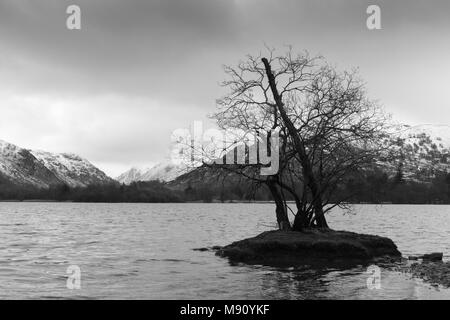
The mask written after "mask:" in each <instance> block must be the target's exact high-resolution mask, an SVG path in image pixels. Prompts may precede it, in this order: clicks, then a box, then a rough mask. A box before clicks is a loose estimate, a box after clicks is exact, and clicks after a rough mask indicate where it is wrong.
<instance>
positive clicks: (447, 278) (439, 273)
mask: <svg viewBox="0 0 450 320" xmlns="http://www.w3.org/2000/svg"><path fill="white" fill-rule="evenodd" d="M410 271H411V273H412V274H413V275H414V276H415V277H418V278H421V279H423V280H425V281H427V282H430V283H432V284H434V285H441V286H444V287H446V288H448V287H450V262H446V263H445V262H442V261H440V262H432V261H428V262H426V263H414V264H412V265H411V267H410Z"/></svg>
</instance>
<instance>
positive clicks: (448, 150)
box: [384, 125, 450, 181]
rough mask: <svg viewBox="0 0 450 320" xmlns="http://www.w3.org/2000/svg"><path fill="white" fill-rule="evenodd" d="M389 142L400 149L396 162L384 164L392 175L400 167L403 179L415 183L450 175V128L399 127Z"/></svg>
mask: <svg viewBox="0 0 450 320" xmlns="http://www.w3.org/2000/svg"><path fill="white" fill-rule="evenodd" d="M390 142H391V143H394V145H395V146H396V148H397V158H396V159H395V161H386V162H385V163H384V164H385V166H387V167H389V166H390V167H391V169H392V172H394V171H396V170H398V166H399V165H400V166H401V170H402V171H403V174H404V177H405V178H406V179H410V180H416V181H427V180H429V179H430V178H433V177H434V176H435V174H436V173H437V172H450V125H448V126H447V125H417V126H409V125H399V126H396V127H395V128H394V130H393V132H392V135H391V137H390Z"/></svg>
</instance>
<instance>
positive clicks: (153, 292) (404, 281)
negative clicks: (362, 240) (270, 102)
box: [0, 202, 450, 299]
mask: <svg viewBox="0 0 450 320" xmlns="http://www.w3.org/2000/svg"><path fill="white" fill-rule="evenodd" d="M354 209H355V212H356V214H355V215H343V214H342V212H340V211H339V210H335V211H334V212H333V213H331V214H330V215H329V217H328V219H329V224H330V226H331V227H332V228H333V229H338V230H343V229H345V230H350V231H356V232H364V233H371V234H378V235H382V236H388V237H390V238H392V239H393V240H394V241H395V242H396V244H397V245H398V247H399V249H400V251H401V252H402V253H403V255H404V256H408V255H414V254H423V253H429V252H434V251H440V252H444V253H445V254H446V256H445V258H446V259H449V258H450V257H449V256H448V254H449V253H450V206H414V205H405V206H403V205H383V206H377V205H358V206H355V207H354ZM274 217H275V215H274V208H273V205H272V204H268V203H265V204H194V203H188V204H77V203H6V202H4V203H0V298H1V299H5V298H10V299H21V298H31V299H36V298H70V299H72V298H73V299H80V298H81V299H313V298H319V299H380V298H381V299H383V298H384V299H434V298H437V299H450V290H448V289H443V288H435V287H432V286H430V285H428V284H425V283H423V282H422V281H420V280H417V279H414V278H412V277H411V276H410V275H409V274H404V273H401V272H397V271H392V270H387V269H381V283H380V284H381V285H380V288H379V289H372V290H370V289H368V287H367V284H366V282H367V278H368V276H369V274H368V273H366V271H367V268H366V267H356V268H353V269H349V270H336V269H329V270H310V269H304V268H298V269H277V268H270V267H263V266H247V265H237V266H232V265H230V264H229V263H228V261H227V260H226V259H223V258H220V257H217V256H215V255H214V253H213V252H201V251H193V250H192V249H194V248H199V247H208V246H214V245H226V244H229V243H230V242H232V241H235V240H240V239H242V238H245V237H250V236H254V235H256V234H258V233H260V232H262V231H265V230H270V229H273V228H274V226H275V223H274ZM69 266H77V267H79V268H80V271H81V289H79V290H77V289H72V290H70V289H68V288H67V279H68V278H67V277H68V274H67V273H66V272H67V269H68V267H69ZM70 283H72V282H70Z"/></svg>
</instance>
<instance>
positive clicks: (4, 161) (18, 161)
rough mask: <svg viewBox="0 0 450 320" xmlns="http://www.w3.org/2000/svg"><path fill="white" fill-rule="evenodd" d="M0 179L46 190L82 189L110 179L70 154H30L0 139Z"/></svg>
mask: <svg viewBox="0 0 450 320" xmlns="http://www.w3.org/2000/svg"><path fill="white" fill-rule="evenodd" d="M0 177H1V179H2V180H4V181H8V182H10V183H13V184H16V185H30V186H34V187H40V188H48V187H49V186H51V185H58V184H67V185H69V186H71V187H83V186H87V185H89V184H94V183H95V184H103V183H109V182H112V181H113V180H112V179H111V178H109V177H108V176H107V175H106V174H105V173H103V172H102V171H101V170H99V169H98V168H96V167H95V166H94V165H92V164H91V163H90V162H89V161H87V160H85V159H82V158H80V157H79V156H77V155H73V154H65V153H62V154H54V153H50V152H45V151H32V150H27V149H24V148H21V147H18V146H16V145H14V144H11V143H9V142H6V141H3V140H0Z"/></svg>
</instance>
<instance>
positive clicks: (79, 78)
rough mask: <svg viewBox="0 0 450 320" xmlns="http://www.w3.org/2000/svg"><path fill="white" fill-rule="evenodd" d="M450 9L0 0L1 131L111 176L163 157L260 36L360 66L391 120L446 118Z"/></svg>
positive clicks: (387, 4)
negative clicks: (75, 12)
mask: <svg viewBox="0 0 450 320" xmlns="http://www.w3.org/2000/svg"><path fill="white" fill-rule="evenodd" d="M70 4H77V5H79V6H80V7H81V10H82V30H75V31H71V30H67V29H66V18H67V14H66V13H65V11H66V8H67V6H68V5H70ZM369 4H378V5H379V6H380V7H381V10H382V28H383V29H382V30H375V31H369V30H368V29H367V28H366V18H367V15H366V8H367V6H368V5H369ZM449 15H450V2H449V1H447V0H435V1H431V2H430V1H425V0H422V1H412V0H397V1H360V0H347V1H344V0H333V1H313V0H311V1H300V0H279V1H273V0H270V1H269V0H178V1H177V0H147V1H138V0H133V1H130V0H128V1H119V0H95V1H94V0H77V1H75V0H74V1H54V0H28V1H25V0H22V1H21V0H0V37H1V38H0V39H1V41H0V84H1V86H0V139H3V140H6V141H9V142H12V143H15V144H18V145H20V146H23V147H27V148H32V149H44V150H48V151H53V152H74V153H77V154H80V155H81V156H83V157H86V158H88V159H89V160H90V161H91V162H93V163H94V164H95V165H97V166H99V167H100V168H101V169H103V170H105V171H106V172H107V173H108V174H110V175H111V176H116V175H118V174H119V173H121V172H122V171H124V170H126V169H128V168H129V167H131V166H133V165H139V166H140V165H145V164H150V163H153V162H157V161H160V160H163V159H164V158H165V156H166V155H167V154H168V147H169V140H170V134H171V132H172V131H173V130H174V129H176V128H180V127H186V128H187V127H189V126H190V125H191V124H192V123H193V121H194V120H205V119H206V116H207V115H208V114H210V113H212V112H213V111H214V109H215V99H216V98H218V97H220V96H221V94H222V89H221V88H220V87H219V86H218V83H219V82H220V81H221V80H222V78H223V72H222V64H235V63H236V62H238V60H239V59H241V58H243V57H244V55H245V54H247V53H258V52H260V51H261V50H262V49H263V48H264V43H267V44H268V45H270V46H275V47H281V46H283V45H286V44H292V45H293V46H294V48H295V49H298V50H303V49H307V50H308V51H310V52H311V53H312V54H322V55H324V56H325V57H326V58H327V60H329V61H330V62H331V63H333V64H336V65H337V66H338V67H339V68H352V67H359V68H360V73H361V76H362V78H363V79H364V80H365V81H366V82H367V85H368V89H369V94H370V96H371V97H372V98H375V99H378V100H379V101H380V102H381V103H382V104H383V105H384V106H385V108H386V110H387V111H388V112H391V113H392V114H393V115H394V118H395V119H398V120H401V121H404V122H406V123H411V124H419V123H436V124H449V122H450V121H448V119H450V97H449V95H448V94H447V92H448V85H447V83H448V81H447V76H448V75H449V74H450V60H449V53H450V41H449V35H450V19H449Z"/></svg>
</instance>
